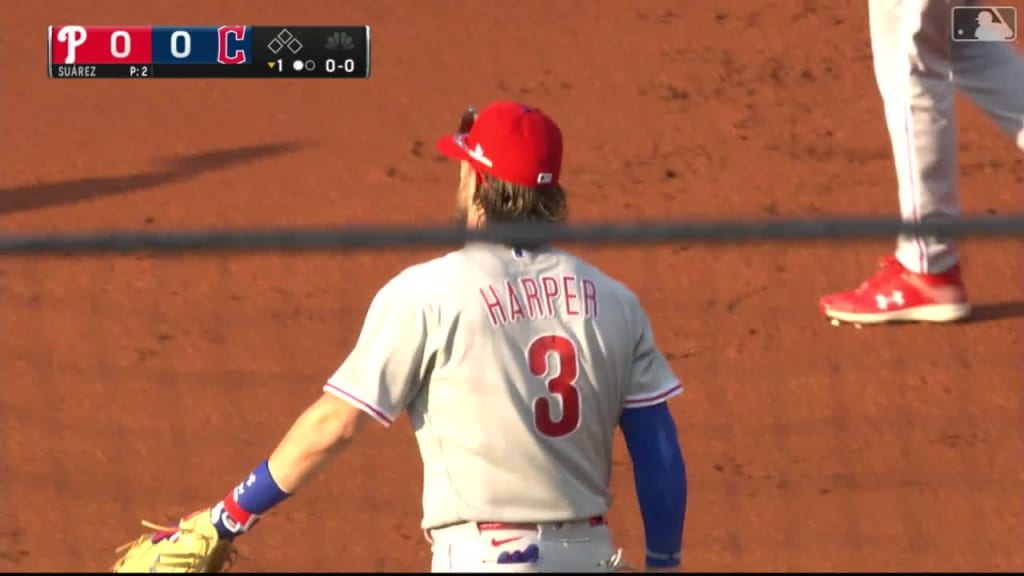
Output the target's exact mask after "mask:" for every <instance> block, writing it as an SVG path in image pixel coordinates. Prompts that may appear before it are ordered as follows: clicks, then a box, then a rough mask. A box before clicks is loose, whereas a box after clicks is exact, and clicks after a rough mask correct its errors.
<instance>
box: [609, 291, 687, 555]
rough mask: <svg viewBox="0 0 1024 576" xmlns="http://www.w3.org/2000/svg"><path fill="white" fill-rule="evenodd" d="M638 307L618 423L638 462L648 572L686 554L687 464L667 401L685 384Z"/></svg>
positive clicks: (635, 469)
mask: <svg viewBox="0 0 1024 576" xmlns="http://www.w3.org/2000/svg"><path fill="white" fill-rule="evenodd" d="M636 310H637V312H636V318H637V319H638V322H637V327H638V329H637V332H636V335H635V338H636V348H635V352H634V358H633V369H632V375H631V381H630V383H629V387H628V389H627V394H626V398H625V402H624V405H623V410H622V415H621V416H620V418H619V427H620V428H621V429H622V435H623V437H624V438H625V440H626V448H627V449H628V451H629V457H630V459H631V460H632V461H633V481H634V484H635V485H636V494H637V500H638V501H639V505H640V514H641V516H642V517H643V522H644V536H645V541H646V547H647V550H646V567H647V569H648V571H655V570H675V569H677V568H678V566H679V565H680V563H681V558H682V547H683V526H684V523H685V518H686V463H685V462H684V460H683V452H682V448H681V447H680V446H679V437H678V435H677V433H676V424H675V419H674V418H673V417H672V413H671V412H670V411H669V409H668V403H667V401H668V399H669V398H672V397H674V396H676V395H677V394H679V393H680V392H682V386H681V385H680V383H679V379H678V378H677V377H676V376H675V375H674V374H673V373H672V369H671V368H670V367H669V365H668V362H667V361H666V360H665V357H664V355H663V354H662V353H661V352H660V351H659V350H658V348H657V346H656V344H655V341H654V334H653V331H652V329H651V324H650V320H649V319H648V317H647V314H646V312H644V310H643V309H642V308H641V307H640V306H639V303H638V304H637V307H636Z"/></svg>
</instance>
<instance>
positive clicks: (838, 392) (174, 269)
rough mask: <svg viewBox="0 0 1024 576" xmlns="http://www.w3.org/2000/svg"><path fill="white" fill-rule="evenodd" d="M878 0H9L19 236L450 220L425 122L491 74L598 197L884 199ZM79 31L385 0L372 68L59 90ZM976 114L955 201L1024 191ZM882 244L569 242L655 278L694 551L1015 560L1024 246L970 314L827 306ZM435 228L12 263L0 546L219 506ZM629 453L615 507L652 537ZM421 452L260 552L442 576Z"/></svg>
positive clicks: (286, 514) (862, 202)
mask: <svg viewBox="0 0 1024 576" xmlns="http://www.w3.org/2000/svg"><path fill="white" fill-rule="evenodd" d="M865 5H866V2H863V1H859V0H858V1H853V0H847V1H836V2H826V1H824V0H821V1H815V0H803V1H800V2H794V1H788V0H787V1H782V0H775V1H770V2H761V1H759V2H753V1H750V0H746V1H742V2H729V3H719V4H718V5H715V7H714V8H713V9H706V8H705V7H706V6H709V4H707V3H703V2H692V1H687V2H683V1H671V0H631V1H628V2H627V1H624V0H614V1H613V0H589V1H574V0H518V1H517V2H515V9H514V10H508V11H499V10H497V3H495V2H458V1H454V0H446V1H444V2H440V1H438V2H416V1H414V0H401V1H398V0H387V1H373V0H349V1H346V2H327V1H325V0H322V1H319V2H284V1H279V2H270V1H266V0H259V1H257V0H253V1H243V0H221V1H219V2H199V1H195V0H193V1H192V2H186V3H182V2H178V3H162V4H160V3H142V2H132V1H129V0H118V1H114V0H95V1H93V2H89V3H82V2H75V1H72V0H52V1H50V2H46V3H45V8H44V4H43V3H41V2H4V3H3V4H2V5H0V22H3V27H2V29H0V114H2V116H0V134H2V138H0V160H2V162H0V167H2V168H0V226H2V230H3V231H4V232H10V231H27V230H34V231H39V230H44V231H69V230H86V229H88V230H95V229H108V228H113V229H125V228H140V227H145V228H149V229H173V228H182V227H206V226H218V227H219V226H224V227H240V226H271V225H273V226H300V225H323V224H331V225H343V224H355V223H360V224H366V223H396V222H401V223H421V222H423V220H424V219H427V220H429V221H431V222H443V221H445V220H446V219H447V218H448V215H449V214H450V205H451V198H452V194H453V185H454V182H455V180H454V179H455V174H456V170H457V168H456V166H454V165H452V164H451V163H446V162H441V161H439V159H438V158H437V155H436V154H435V153H434V151H433V147H432V143H433V141H434V139H435V138H436V137H437V136H438V135H440V134H442V133H445V132H447V131H450V130H451V129H452V128H453V123H454V122H455V121H456V120H457V117H458V114H459V113H460V112H461V110H462V109H463V107H464V106H466V105H467V104H477V105H482V104H484V103H486V102H488V101H491V100H495V99H502V98H512V99H520V100H523V101H526V102H529V103H532V104H534V105H537V106H540V107H542V108H544V109H545V110H546V111H548V112H550V113H551V114H552V115H553V116H554V117H556V118H557V119H558V120H559V121H560V123H561V124H562V126H563V129H564V131H565V136H566V146H567V153H566V169H565V175H566V176H565V181H566V183H567V186H568V187H569V189H570V194H571V202H572V205H571V206H572V210H573V212H574V216H575V217H576V218H578V219H581V220H591V221H592V220H616V219H620V218H630V219H633V218H669V217H683V216H758V217H763V218H775V217H779V216H792V215H813V214H820V215H825V214H849V213H852V214H863V213H877V214H894V213H895V212H896V197H895V190H894V186H895V178H894V174H893V167H892V164H891V160H890V154H889V148H888V141H887V139H886V136H885V126H884V123H883V119H882V115H881V103H880V101H879V98H878V95H877V92H876V89H875V85H874V79H873V77H872V75H871V62H870V52H869V43H868V36H867V26H866V6H865ZM286 6H287V8H286ZM543 6H546V8H542V7H543ZM428 7H429V8H428ZM1022 12H1024V11H1022ZM62 23H64V24H67V23H76V24H125V25H128V24H156V23H161V24H182V25H185V24H236V23H237V24H252V25H261V24H267V25H272V24H370V25H371V26H372V27H373V42H374V44H373V71H374V72H373V74H374V75H373V78H372V79H371V80H368V81H360V80H338V81H329V80H324V81H291V82H289V81H228V80H216V81H214V80H210V81H201V80H200V81H189V80H165V81H160V80H146V81H129V80H123V81H98V80H93V81H89V80H81V81H63V82H60V81H56V80H54V81H51V80H48V79H47V78H46V73H45V70H44V67H43V62H44V60H45V52H46V43H45V35H46V26H47V25H48V24H62ZM962 110H963V122H962V129H961V139H962V148H963V155H962V162H963V173H964V179H963V187H964V192H965V209H966V210H968V211H970V212H983V211H996V212H1010V211H1016V210H1018V209H1019V208H1020V191H1021V190H1022V187H1024V176H1022V174H1024V164H1022V162H1021V158H1020V157H1019V156H1018V155H1017V154H1015V151H1014V149H1013V148H1012V146H1011V145H1010V143H1009V142H1008V141H1007V140H1006V139H1005V138H1004V137H1003V136H1002V135H1000V134H999V133H998V132H996V130H995V128H993V127H992V126H991V125H990V124H989V123H988V122H987V121H986V120H984V119H983V118H982V117H981V116H980V115H979V114H978V113H977V112H976V111H975V110H974V109H973V108H970V107H967V106H964V107H963V108H962ZM890 248H891V243H890V242H888V241H884V242H879V243H877V244H855V245H846V246H843V245H836V244H832V245H826V244H818V245H813V246H811V245H778V246H765V247H745V248H725V247H722V248H714V249H710V248H704V247H700V246H690V245H667V246H663V247H659V248H655V249H643V250H640V249H611V248H603V249H588V248H585V247H584V248H577V249H578V251H579V252H581V253H582V254H584V255H585V256H588V257H590V258H592V259H593V260H594V261H596V263H597V264H598V265H600V266H603V267H604V268H605V269H606V270H607V271H608V272H609V273H611V274H612V275H614V276H616V277H618V278H620V279H622V280H624V281H626V282H627V283H628V284H630V285H631V286H633V287H634V288H635V290H636V291H637V292H638V294H639V295H640V297H641V299H642V300H643V302H644V303H645V304H646V305H647V307H648V308H649V310H650V313H651V316H652V318H653V322H654V325H655V329H656V331H657V335H658V338H659V341H660V343H661V345H662V347H663V348H664V350H666V351H667V353H668V354H669V358H670V359H671V361H672V364H673V366H674V367H675V369H676V370H677V371H678V372H679V374H680V375H681V376H682V377H683V378H684V379H685V382H686V384H687V386H688V388H687V393H686V394H685V395H684V396H683V397H682V398H681V399H679V400H676V401H674V403H673V406H674V410H675V411H676V413H677V415H678V417H679V424H680V435H681V439H682V442H683V446H684V450H685V452H686V456H687V460H688V465H689V471H690V482H691V489H690V513H689V517H688V528H687V535H686V547H685V564H686V568H687V569H688V570H712V571H723V570H791V571H793V570H828V569H833V570H868V571H872V570H892V569H902V570H955V569H961V570H963V569H973V570H995V569H1003V570H1024V554H1022V548H1021V543H1022V542H1024V523H1022V504H1024V502H1022V495H1024V490H1022V488H1024V484H1022V478H1024V462H1022V459H1021V448H1022V446H1021V425H1022V420H1021V414H1022V412H1021V381H1022V376H1021V346H1022V344H1024V342H1022V337H1021V332H1022V331H1021V319H1022V318H1021V317H1022V315H1024V302H1022V301H1021V297H1020V294H1021V290H1020V288H1021V282H1022V270H1021V261H1022V257H1024V250H1022V248H1021V245H1020V243H1016V242H985V243H979V242H974V243H970V244H968V246H967V253H966V254H967V256H966V270H965V273H966V276H967V280H968V282H969V287H970V289H971V290H972V292H973V293H972V297H973V298H974V300H975V301H976V303H977V304H978V305H979V320H978V321H976V322H972V323H969V324H964V325H960V326H952V327H931V328H924V327H906V328H903V327H900V328H895V327H894V328H884V329H874V330H868V329H864V330H855V329H853V328H844V329H837V328H833V327H831V326H829V325H828V324H827V323H826V322H824V321H823V320H822V319H821V318H820V317H819V315H818V312H817V310H816V308H815V302H816V298H817V296H818V295H819V294H821V293H822V292H823V291H827V290H832V289H838V288H845V287H848V286H852V285H853V284H855V283H856V282H858V281H860V280H861V279H862V277H863V276H864V275H865V274H866V273H868V272H870V271H871V269H872V267H873V266H874V260H875V258H876V257H877V256H879V255H881V254H883V253H885V252H886V251H888V250H889V249H890ZM438 253H440V250H439V249H426V250H422V251H417V252H395V253H389V254H386V255H385V254H380V253H338V254H334V255H330V256H301V257H297V256H289V257H285V256H274V255H253V256H230V257H229V256H203V257H199V256H193V257H189V256H182V257H175V258H169V257H164V258H151V257H101V258H81V257H64V258H32V259H2V260H0V329H2V336H3V338H2V340H0V343H2V344H0V370H2V373H0V379H2V380H0V382H2V391H0V443H2V446H3V450H2V452H0V570H3V571H14V570H17V571H53V570H57V571H62V570H63V571H68V570H70V571H74V570H104V569H106V568H107V567H108V566H109V565H110V563H111V562H112V560H113V552H112V549H113V547H115V546H116V545H118V544H121V543H122V542H124V541H127V540H129V539H131V538H133V537H134V536H135V535H136V533H137V532H138V530H139V528H140V527H139V525H138V522H139V520H140V519H141V518H143V517H145V518H147V519H149V520H153V521H166V520H170V519H171V518H172V517H173V516H175V515H178V514H181V513H184V512H188V511H190V510H192V509H194V508H197V507H200V506H204V505H208V504H210V503H212V502H214V501H215V500H216V499H217V498H219V497H221V496H222V495H223V492H224V491H225V490H227V489H228V488H229V487H230V486H231V485H233V483H234V482H236V481H237V479H238V478H239V477H240V475H242V474H245V473H246V472H247V471H248V470H249V469H250V468H251V467H252V466H253V465H254V464H255V463H257V462H258V461H259V460H260V459H261V458H263V457H265V455H266V454H267V453H268V452H269V450H270V449H272V447H273V444H274V442H275V441H276V440H277V439H278V438H279V437H280V435H281V434H282V433H283V432H284V431H285V429H286V428H287V426H288V425H289V424H290V423H291V421H292V420H293V419H294V417H295V416H296V415H297V414H298V412H299V410H301V409H302V408H303V407H304V406H305V405H306V404H307V403H308V402H310V401H311V400H312V399H314V398H315V397H316V396H317V395H318V394H319V393H320V386H321V383H322V382H323V381H324V379H325V378H326V377H327V376H328V375H329V374H330V373H331V372H332V371H333V370H334V368H335V367H336V366H337V364H338V363H340V362H341V360H343V358H344V356H345V354H346V353H347V351H348V350H349V348H350V346H351V345H352V344H353V343H354V340H355V337H356V335H357V332H358V329H359V326H360V322H361V320H362V316H363V313H364V312H365V309H366V307H367V305H368V303H369V299H370V298H371V297H372V295H373V293H374V291H375V290H376V289H377V288H378V287H379V286H380V285H381V284H382V282H384V281H385V280H386V279H387V278H388V277H390V276H391V275H393V274H395V273H396V272H397V271H399V270H400V269H401V268H402V267H403V266H405V265H408V264H410V263H412V262H414V261H417V260H420V259H423V258H426V257H428V256H432V255H435V254H438ZM619 448H620V450H619V451H618V455H619V456H618V463H617V468H616V474H615V479H614V480H615V490H616V496H617V499H616V503H615V506H614V509H613V511H612V521H613V526H614V533H615V535H616V537H617V539H618V540H619V541H620V543H621V545H623V546H625V547H626V550H627V554H628V556H629V557H631V558H632V559H634V560H638V559H639V558H640V557H641V555H642V530H641V524H640V519H639V513H638V511H637V508H636V506H635V500H634V495H633V493H632V489H631V485H632V482H631V476H630V473H629V463H628V458H627V457H626V455H625V452H624V450H622V449H621V448H622V447H621V446H619ZM420 473H421V466H420V464H419V460H418V456H417V454H416V448H415V445H414V441H413V437H412V434H411V430H410V428H409V426H408V424H405V423H404V421H403V423H402V424H400V425H398V426H396V427H394V429H392V430H389V431H384V430H379V429H376V428H374V429H372V430H371V431H370V432H369V433H368V434H367V435H366V437H364V438H362V439H361V441H360V442H358V443H357V445H356V446H355V447H354V448H353V449H352V451H351V452H350V453H348V454H346V455H345V456H344V457H343V458H342V459H341V461H340V462H339V463H338V464H337V465H336V466H334V467H333V468H332V469H331V470H330V471H329V472H328V473H327V474H326V475H325V476H324V477H323V478H322V479H320V480H319V481H318V482H316V483H315V484H314V485H312V486H311V487H310V488H309V489H308V491H306V492H304V493H302V494H300V495H299V496H297V497H296V498H294V499H293V500H292V501H290V502H288V503H287V504H286V505H284V506H282V507H281V508H280V510H279V511H276V512H274V513H273V514H271V517H270V518H269V519H268V520H266V521H265V522H263V523H262V524H261V525H260V527H259V528H258V529H257V530H255V531H254V532H253V533H252V534H251V535H249V536H247V537H246V538H245V539H244V540H243V541H242V543H241V545H242V548H243V551H244V553H245V554H246V555H247V556H249V558H248V559H245V560H243V561H242V563H241V564H240V566H239V568H240V569H242V570H249V571H276V570H307V571H328V570H364V571H370V570H423V569H426V568H427V567H428V566H429V563H428V562H429V549H428V545H427V544H426V543H425V542H424V541H423V539H422V537H421V535H420V533H419V531H418V520H419V509H420V500H419V499H420V485H419V478H418V477H419V474H420Z"/></svg>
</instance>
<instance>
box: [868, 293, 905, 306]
mask: <svg viewBox="0 0 1024 576" xmlns="http://www.w3.org/2000/svg"><path fill="white" fill-rule="evenodd" d="M875 302H876V303H877V304H878V309H879V310H888V309H889V305H890V304H895V305H896V306H903V305H904V304H906V301H905V300H904V299H903V292H902V291H900V290H893V291H892V292H891V293H890V294H889V295H888V296H886V295H885V294H878V295H877V296H875Z"/></svg>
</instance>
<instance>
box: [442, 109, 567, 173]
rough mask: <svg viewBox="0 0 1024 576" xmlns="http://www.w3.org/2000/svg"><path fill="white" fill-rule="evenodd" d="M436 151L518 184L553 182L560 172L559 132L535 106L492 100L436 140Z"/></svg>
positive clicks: (552, 121)
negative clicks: (466, 123) (465, 125)
mask: <svg viewBox="0 0 1024 576" xmlns="http://www.w3.org/2000/svg"><path fill="white" fill-rule="evenodd" d="M437 149H438V151H440V152H441V153H442V154H444V155H445V156H447V157H449V158H454V159H456V160H465V161H467V162H469V163H470V164H472V165H473V166H475V167H476V169H477V170H479V171H481V172H485V173H487V174H490V175H491V176H494V177H495V178H497V179H499V180H504V181H505V182H511V183H512V184H519V185H521V186H537V185H544V184H554V183H557V182H558V176H559V174H560V173H561V171H562V131H561V129H559V128H558V125H557V124H555V122H554V120H552V119H551V118H549V117H548V116H547V115H545V114H544V113H543V112H541V111H540V110H539V109H537V108H533V107H530V106H527V105H525V104H520V103H518V102H507V101H504V102H495V103H493V104H490V105H489V106H487V107H486V108H484V109H482V110H480V113H479V114H477V116H476V121H475V122H473V126H472V127H471V128H470V129H469V132H467V133H465V134H455V135H453V136H445V137H444V138H441V139H440V140H438V142H437Z"/></svg>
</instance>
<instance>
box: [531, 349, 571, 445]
mask: <svg viewBox="0 0 1024 576" xmlns="http://www.w3.org/2000/svg"><path fill="white" fill-rule="evenodd" d="M526 356H527V358H528V359H529V362H530V372H532V373H533V375H534V376H536V377H538V378H544V377H545V376H547V375H548V373H549V372H551V371H552V370H551V365H550V362H551V357H552V356H554V357H556V358H557V360H556V361H555V362H556V366H555V370H554V375H553V376H551V377H550V378H549V379H548V381H547V387H548V392H549V393H551V394H552V395H553V396H556V397H557V398H558V399H559V400H560V401H561V402H560V403H561V405H562V409H561V410H560V412H561V415H560V417H559V418H558V419H557V420H556V419H555V418H554V415H553V412H554V411H553V410H552V406H551V404H552V402H551V399H550V398H548V397H546V396H542V397H540V398H537V399H536V400H534V401H533V423H534V425H535V426H536V428H537V431H538V432H540V433H541V434H543V435H545V436H550V437H552V438H561V437H563V436H568V435H569V434H572V433H573V432H575V431H576V429H577V428H579V425H580V409H581V408H582V399H581V398H580V389H579V388H577V387H576V379H577V378H578V377H579V369H580V367H579V356H578V354H577V350H576V343H575V342H573V341H572V340H570V339H569V338H566V337H565V336H558V335H556V334H545V335H544V336H541V337H539V338H537V339H536V340H534V341H533V342H531V343H530V347H529V348H528V349H527V350H526Z"/></svg>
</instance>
